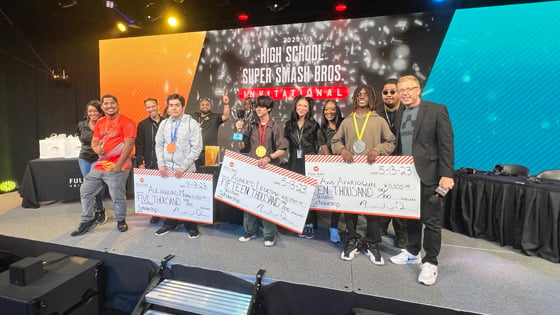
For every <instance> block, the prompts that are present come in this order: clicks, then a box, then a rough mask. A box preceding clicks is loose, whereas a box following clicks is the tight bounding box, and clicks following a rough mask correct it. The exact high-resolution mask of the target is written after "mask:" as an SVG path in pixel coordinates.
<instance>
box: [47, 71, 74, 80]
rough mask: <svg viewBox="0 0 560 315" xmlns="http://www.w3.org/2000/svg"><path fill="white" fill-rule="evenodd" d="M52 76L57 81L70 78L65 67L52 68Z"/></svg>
mask: <svg viewBox="0 0 560 315" xmlns="http://www.w3.org/2000/svg"><path fill="white" fill-rule="evenodd" d="M51 77H52V79H53V80H55V81H67V80H68V79H69V78H70V77H69V76H68V74H67V73H66V70H64V69H57V70H51Z"/></svg>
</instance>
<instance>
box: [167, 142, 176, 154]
mask: <svg viewBox="0 0 560 315" xmlns="http://www.w3.org/2000/svg"><path fill="white" fill-rule="evenodd" d="M176 149H177V146H176V145H175V142H171V143H169V144H168V145H167V152H169V153H173V152H175V150H176Z"/></svg>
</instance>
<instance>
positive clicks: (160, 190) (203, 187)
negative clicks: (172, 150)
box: [134, 168, 214, 224]
mask: <svg viewBox="0 0 560 315" xmlns="http://www.w3.org/2000/svg"><path fill="white" fill-rule="evenodd" d="M212 179H213V176H212V174H200V173H184V174H183V175H182V177H180V178H177V177H175V172H169V177H162V176H161V175H160V173H159V171H158V170H151V169H140V168H135V169H134V201H135V204H134V208H135V211H136V213H137V214H144V215H152V216H158V217H163V218H173V219H180V220H187V221H194V222H201V223H210V224H211V223H213V221H214V217H213V214H214V212H213V211H214V210H213V204H214V202H213V199H212Z"/></svg>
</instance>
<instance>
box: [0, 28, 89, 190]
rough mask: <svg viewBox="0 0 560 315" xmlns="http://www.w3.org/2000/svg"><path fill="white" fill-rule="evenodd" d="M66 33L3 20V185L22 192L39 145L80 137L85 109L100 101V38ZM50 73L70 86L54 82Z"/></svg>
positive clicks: (0, 174) (0, 57)
mask: <svg viewBox="0 0 560 315" xmlns="http://www.w3.org/2000/svg"><path fill="white" fill-rule="evenodd" d="M18 22H19V23H20V24H18ZM21 25H23V27H22V26H21ZM65 27H66V28H67V29H66V30H62V29H60V28H55V29H53V28H52V27H49V26H45V29H25V24H24V23H23V22H20V21H16V22H13V21H11V20H7V19H5V18H3V17H0V117H1V118H0V119H1V121H0V122H1V123H0V182H2V181H5V180H14V181H16V182H17V184H18V186H19V183H20V181H21V178H22V177H23V173H24V170H25V166H26V163H27V161H29V160H32V159H35V158H38V157H39V139H42V138H45V137H47V136H48V135H50V134H51V133H66V134H74V133H75V132H76V123H77V122H78V121H79V120H80V119H82V118H83V117H84V114H85V104H86V103H87V102H88V101H89V100H91V99H99V49H98V47H99V46H98V36H99V35H97V36H96V35H95V34H92V35H91V36H89V35H84V34H87V33H84V32H82V31H78V30H77V29H76V30H75V31H73V30H72V28H73V25H66V26H65ZM49 68H51V69H64V70H65V71H66V72H67V74H68V75H69V80H67V81H55V80H53V79H52V77H51V76H50V75H49V73H48V69H49Z"/></svg>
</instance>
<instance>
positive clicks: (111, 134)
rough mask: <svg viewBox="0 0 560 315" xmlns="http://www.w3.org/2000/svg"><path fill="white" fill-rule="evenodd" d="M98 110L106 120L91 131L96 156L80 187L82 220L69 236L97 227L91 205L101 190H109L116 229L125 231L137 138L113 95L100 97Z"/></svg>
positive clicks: (129, 120) (133, 127)
mask: <svg viewBox="0 0 560 315" xmlns="http://www.w3.org/2000/svg"><path fill="white" fill-rule="evenodd" d="M101 109H102V110H103V112H104V113H105V117H103V118H101V119H99V120H98V121H97V123H96V124H95V128H94V130H93V138H92V140H91V147H92V149H93V151H94V152H95V153H97V154H98V155H99V159H98V160H97V162H95V164H94V165H93V167H92V169H91V171H90V172H89V173H88V174H87V175H86V177H84V182H83V184H82V186H81V187H80V198H81V201H82V219H81V222H80V225H79V226H78V228H77V229H76V230H75V231H74V232H72V233H71V234H70V235H71V236H78V235H82V234H85V233H86V232H87V231H89V230H90V229H91V228H93V227H94V226H95V224H96V221H95V214H94V211H93V206H94V203H95V196H96V195H97V194H98V193H99V192H100V191H101V189H102V188H103V183H105V184H106V185H107V187H108V188H109V194H110V195H111V198H112V199H113V205H114V208H115V219H116V221H117V229H118V230H119V231H120V232H125V231H126V230H128V225H127V224H126V221H125V218H126V180H127V178H128V175H129V173H130V169H131V168H132V161H131V153H132V148H133V147H134V140H135V138H136V125H135V124H134V122H133V121H132V120H131V119H130V118H128V117H126V116H124V115H121V114H120V113H119V103H118V101H117V98H116V97H115V96H114V95H110V94H107V95H103V97H101Z"/></svg>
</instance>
